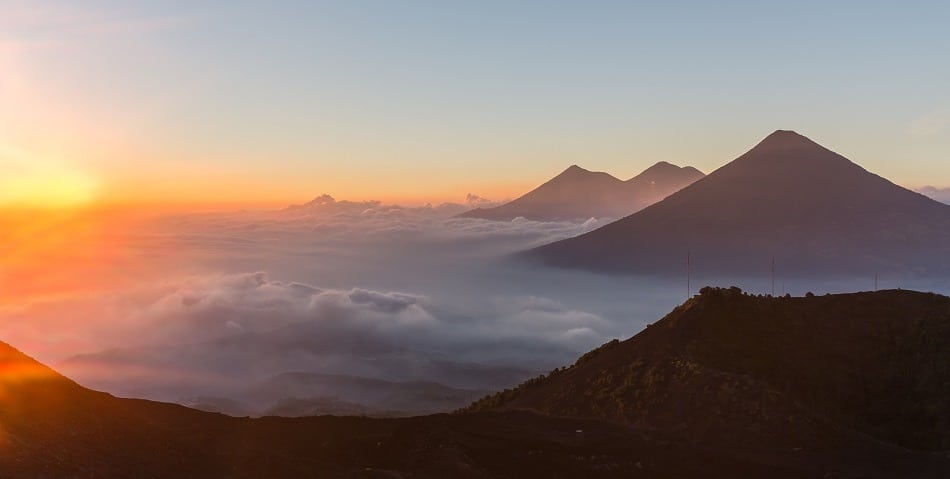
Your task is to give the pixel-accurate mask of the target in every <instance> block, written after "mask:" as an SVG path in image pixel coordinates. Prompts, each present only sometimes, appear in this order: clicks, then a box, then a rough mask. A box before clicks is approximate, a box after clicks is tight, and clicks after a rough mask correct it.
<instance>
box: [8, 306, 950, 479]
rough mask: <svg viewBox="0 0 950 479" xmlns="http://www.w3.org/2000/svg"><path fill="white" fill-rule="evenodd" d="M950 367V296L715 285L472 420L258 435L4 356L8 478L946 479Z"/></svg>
mask: <svg viewBox="0 0 950 479" xmlns="http://www.w3.org/2000/svg"><path fill="white" fill-rule="evenodd" d="M947 351H950V298H946V297H942V296H937V295H933V294H923V293H913V292H907V291H885V292H878V293H862V294H853V295H837V296H827V297H809V298H754V297H750V296H746V295H743V294H742V293H741V292H739V291H738V290H713V289H704V290H703V293H702V295H701V296H700V297H698V298H694V299H692V300H690V301H688V302H687V303H686V304H684V305H683V306H681V307H679V308H677V309H676V310H674V311H673V312H672V313H670V314H669V315H668V316H667V317H666V318H664V319H663V320H661V321H659V322H658V323H656V324H654V325H652V326H651V327H649V328H647V329H646V330H645V331H643V332H641V333H640V334H638V335H637V336H635V337H634V338H632V339H630V340H627V341H624V342H611V343H608V345H606V346H604V347H602V348H600V349H598V350H595V351H594V352H592V353H588V354H587V355H585V356H583V357H582V358H581V359H580V360H578V362H577V363H576V364H575V365H574V366H572V367H570V368H568V369H566V370H559V371H557V372H555V373H552V374H551V375H549V376H548V377H546V378H540V379H536V380H532V381H530V382H528V383H526V384H525V385H523V386H521V387H519V388H517V389H515V390H509V391H506V392H503V393H500V394H498V395H495V396H491V397H489V398H486V399H483V400H481V401H479V402H477V403H476V404H474V405H473V406H471V407H470V408H469V410H468V411H461V412H458V413H455V414H438V415H431V416H419V417H411V418H398V419H390V418H387V419H373V418H362V417H334V416H319V417H301V418H279V417H263V418H255V419H252V418H236V417H228V416H225V415H222V414H216V413H209V412H201V411H197V410H193V409H188V408H186V407H183V406H178V405H171V404H164V403H158V402H152V401H143V400H135V399H124V398H117V397H113V396H111V395H109V394H105V393H100V392H96V391H91V390H88V389H86V388H83V387H82V386H80V385H78V384H76V383H74V382H73V381H71V380H69V379H67V378H65V377H63V376H61V375H59V374H58V373H56V372H54V371H53V370H51V369H49V368H47V367H46V366H44V365H42V364H40V363H38V362H36V361H34V360H33V359H31V358H29V357H27V356H26V355H24V354H22V353H21V352H19V351H17V350H16V349H14V348H12V347H10V346H9V345H7V344H5V343H2V342H0V477H4V478H36V477H103V478H111V477H116V478H119V477H141V478H168V477H175V478H207V477H216V478H255V477H272V478H296V477H328V478H337V477H340V478H343V477H345V478H351V477H355V478H398V477H419V478H441V477H458V478H492V477H565V478H570V477H604V478H606V477H611V478H612V477H616V478H621V477H623V478H627V477H643V478H648V477H649V478H704V477H745V478H759V477H761V478H789V479H790V478H799V477H864V478H882V479H883V478H902V477H915V478H929V477H934V478H936V477H947V475H948V473H950V459H948V458H947V457H946V456H945V455H944V454H939V453H930V452H927V451H931V450H945V449H946V448H947V444H948V443H950V441H948V437H950V435H948V430H950V428H948V424H950V420H948V417H950V414H948V406H947V403H946V401H945V398H946V397H947V393H948V392H950V391H947V387H948V386H947V385H948V384H950V360H948V358H950V355H948V354H947ZM288 406H289V407H299V405H296V404H289V405H288ZM305 406H307V405H305ZM323 406H326V405H323ZM344 406H345V405H344ZM525 409H528V410H525Z"/></svg>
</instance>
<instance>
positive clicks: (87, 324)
mask: <svg viewBox="0 0 950 479" xmlns="http://www.w3.org/2000/svg"><path fill="white" fill-rule="evenodd" d="M469 201H478V202H479V203H483V202H484V201H485V200H484V199H482V198H474V199H473V198H472V197H470V198H469ZM466 209H467V206H466V205H458V204H445V205H439V206H428V205H427V206H424V207H404V206H398V205H386V204H382V203H380V202H375V201H369V202H351V201H336V200H334V199H333V198H331V197H329V196H322V197H318V198H317V199H315V200H314V201H311V202H309V203H305V204H302V205H298V206H292V207H289V208H287V209H284V210H279V211H233V212H219V213H201V214H179V215H168V216H162V217H158V218H149V219H142V220H141V221H136V222H131V223H128V225H124V226H123V228H120V229H119V230H120V231H119V232H116V233H113V234H114V235H115V237H113V238H112V240H111V244H112V245H114V248H115V249H116V250H118V251H120V252H121V256H119V257H118V259H116V258H113V259H112V260H111V261H109V262H107V263H106V264H103V263H101V262H98V263H95V264H85V263H81V262H80V263H78V264H77V265H75V266H70V265H69V264H68V263H65V262H64V264H63V265H62V268H61V270H62V271H61V273H65V272H67V271H68V272H69V273H70V274H71V275H72V276H73V277H74V278H79V279H83V278H86V277H88V278H89V281H90V282H95V283H96V284H97V285H98V286H97V288H94V289H92V290H89V291H82V290H81V291H80V292H78V293H74V294H68V295H64V296H61V297H58V296H52V297H51V296H42V295H41V296H38V297H36V298H34V299H32V300H30V301H22V302H21V303H20V304H19V306H18V307H16V308H11V307H6V308H4V309H0V314H2V315H3V316H4V318H2V319H3V321H2V322H0V324H2V325H3V326H2V328H3V330H2V331H0V334H2V335H3V337H4V338H5V339H6V340H8V341H11V342H15V343H17V344H24V345H28V351H29V352H31V353H34V354H36V355H37V356H38V357H40V358H41V359H43V360H46V361H50V362H52V363H54V364H55V365H56V367H57V368H58V369H59V370H60V371H62V372H63V373H64V374H66V375H67V376H69V377H71V378H73V379H75V380H76V381H78V382H79V383H81V384H83V385H86V386H89V387H93V388H97V389H101V390H105V391H107V392H111V393H113V394H116V395H121V396H132V397H143V398H149V399H157V400H168V401H177V402H181V403H184V404H188V405H193V406H199V407H205V408H211V409H215V410H223V411H225V412H230V413H234V414H240V413H247V414H262V413H265V412H267V411H272V408H273V407H274V406H275V404H277V403H280V402H281V401H284V402H286V400H290V399H295V400H299V399H302V398H301V397H299V396H301V395H306V396H307V397H306V398H303V399H310V400H314V401H316V400H317V399H319V400H323V401H325V400H327V399H332V400H334V401H337V402H342V403H345V404H349V405H351V406H352V407H359V408H368V409H359V411H361V412H366V411H369V413H374V412H379V411H383V410H386V411H390V410H392V409H394V408H397V407H396V406H394V405H396V404H399V405H403V406H405V405H406V404H407V403H412V404H415V405H417V408H416V409H411V410H408V411H407V410H406V408H403V409H402V412H411V413H426V412H434V411H441V410H449V409H452V408H454V407H460V406H462V405H464V404H466V403H467V402H468V401H471V400H472V399H473V398H475V397H477V396H478V395H480V394H484V393H486V392H489V391H493V390H498V389H503V388H506V387H511V386H514V385H516V384H518V383H519V382H521V381H523V380H525V379H527V378H530V377H533V376H536V375H538V374H541V373H544V372H547V371H549V370H551V369H553V368H556V367H560V366H564V365H567V364H570V363H572V362H573V361H574V359H576V358H577V357H578V356H579V355H581V354H583V353H584V352H586V351H588V350H590V349H593V348H595V347H597V346H599V345H600V344H603V343H604V342H607V341H609V340H611V339H615V338H620V339H625V338H628V337H630V336H632V335H634V334H636V333H637V332H639V331H640V330H642V329H643V328H644V327H645V326H646V325H648V324H650V323H652V322H655V321H657V320H658V319H660V318H661V317H662V316H663V315H665V314H666V313H667V312H669V311H670V310H671V309H672V308H673V307H674V306H675V305H677V304H679V303H681V302H682V301H683V300H685V299H686V298H687V295H688V294H695V292H696V290H698V288H699V287H700V286H702V285H705V284H729V285H732V284H736V285H739V286H740V287H742V288H744V289H746V290H748V291H752V292H756V293H763V294H764V293H770V292H771V291H770V288H771V280H770V278H769V277H767V275H763V277H759V278H713V277H704V276H703V275H702V274H696V273H695V272H694V276H693V277H692V278H691V281H690V283H691V286H690V288H691V289H690V290H687V283H686V272H685V264H684V272H683V275H682V277H667V278H663V279H658V278H638V277H636V276H625V275H604V274H595V273H587V272H583V271H574V270H566V269H555V268H545V267H539V266H534V265H531V264H526V263H523V262H520V261H517V260H515V259H514V258H513V257H512V254H513V253H516V252H519V251H523V250H525V249H528V248H531V247H534V246H538V245H542V244H546V243H549V242H551V241H556V240H559V239H563V238H568V237H572V236H576V235H579V234H582V233H585V232H587V231H590V230H592V229H595V228H597V227H599V226H602V225H603V224H605V223H606V222H607V221H608V220H605V219H597V218H590V219H588V220H586V221H580V222H567V221H565V222H537V221H529V220H525V219H523V218H516V219H515V220H512V221H490V220H482V219H472V218H458V217H456V215H457V214H458V213H460V212H462V211H465V210H466ZM93 277H95V278H96V279H97V281H93ZM878 282H879V287H881V288H885V287H900V286H901V285H900V284H899V282H900V279H899V278H878ZM911 286H912V285H910V284H907V285H904V287H911ZM944 286H945V285H939V284H937V285H933V284H931V285H923V287H924V288H929V289H941V288H942V287H944ZM872 287H873V279H870V278H857V279H853V278H852V279H842V280H837V281H825V282H815V281H809V280H803V279H800V278H798V279H795V278H783V277H782V276H781V270H779V271H778V279H777V286H776V288H777V291H776V294H784V293H786V292H788V293H791V294H804V293H805V292H806V291H813V292H815V293H823V292H840V291H849V290H856V289H871V288H872ZM64 322H66V323H68V327H64V326H63V324H64ZM51 331H55V333H51ZM290 373H294V375H290V376H288V374H290ZM275 378H276V379H275ZM288 378H294V381H288ZM354 378H355V379H359V380H360V381H364V380H365V381H369V380H372V381H381V382H375V383H372V391H373V392H372V394H376V395H378V396H381V397H382V396H385V398H387V399H386V400H379V401H376V402H374V403H373V404H366V403H367V399H366V398H367V397H368V396H367V395H368V394H371V393H370V392H368V391H369V390H368V389H367V387H369V386H365V384H364V386H361V388H356V389H354V388H353V387H352V383H353V381H354ZM275 384H276V385H275ZM308 384H309V386H308ZM361 384H362V383H361ZM434 387H437V388H441V389H438V391H439V392H438V394H435V395H436V396H439V397H442V398H444V400H441V401H436V402H432V401H429V402H426V401H424V400H421V399H419V398H418V397H417V396H418V395H419V394H422V393H421V392H420V391H430V390H431V389H432V388H434ZM262 391H265V392H262ZM407 394H409V395H410V396H412V395H413V394H415V395H416V396H412V398H413V399H412V400H411V401H410V400H409V399H407V396H406V395H407ZM427 394H429V396H432V395H433V394H434V393H427ZM321 404H322V403H321ZM311 406H312V404H311ZM373 408H376V409H373ZM306 411H307V412H326V410H323V409H319V408H318V409H316V410H313V409H312V408H311V409H306ZM331 411H332V410H331ZM291 414H292V412H291Z"/></svg>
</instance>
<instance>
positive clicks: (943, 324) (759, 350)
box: [471, 288, 950, 451]
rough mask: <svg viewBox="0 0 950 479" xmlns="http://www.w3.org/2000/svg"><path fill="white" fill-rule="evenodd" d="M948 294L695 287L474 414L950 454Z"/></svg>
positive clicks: (732, 439) (733, 440) (780, 443)
mask: <svg viewBox="0 0 950 479" xmlns="http://www.w3.org/2000/svg"><path fill="white" fill-rule="evenodd" d="M948 394H950V298H947V297H944V296H938V295H935V294H929V293H917V292H911V291H900V290H897V291H881V292H875V293H855V294H841V295H829V296H821V297H805V298H792V297H781V298H772V297H755V296H749V295H745V294H743V293H742V292H741V291H739V290H738V288H732V289H713V288H704V290H703V292H702V294H701V295H699V296H697V297H694V298H693V299H691V300H689V301H688V302H686V303H685V304H683V305H682V306H680V307H678V308H676V309H675V310H674V311H673V312H671V313H670V314H668V315H667V316H666V317H664V318H663V319H662V320H660V321H659V322H657V323H655V324H653V325H651V326H649V327H648V328H647V329H645V330H644V331H642V332H641V333H640V334H637V335H636V336H634V337H633V338H630V339H628V340H626V341H623V342H619V341H615V342H611V343H608V344H606V345H604V346H603V347H601V348H599V349H598V350H595V351H592V352H591V353H588V354H587V355H585V356H583V357H581V358H580V359H579V360H578V361H577V363H576V364H574V365H573V366H571V367H569V368H567V369H564V370H560V371H556V372H554V373H552V374H551V375H549V376H548V377H546V378H543V379H537V380H533V381H531V382H529V383H526V384H524V385H522V386H521V387H519V388H518V389H517V390H513V391H507V392H505V393H501V394H498V395H495V396H491V397H488V398H485V399H483V400H482V401H480V402H478V403H476V404H475V405H474V406H472V408H471V410H533V411H539V412H543V413H546V414H554V415H562V416H576V417H591V418H600V419H607V420H611V421H616V422H619V423H623V424H627V425H630V426H635V427H638V428H643V429H648V430H663V431H669V432H673V433H679V434H681V435H682V436H684V437H689V438H693V439H696V440H700V441H716V442H720V443H728V444H737V445H744V446H748V445H765V444H770V445H774V446H776V447H796V446H801V447H809V448H815V447H822V448H834V447H837V445H840V444H841V443H843V442H844V443H847V442H849V441H852V440H860V438H861V437H871V438H874V439H875V440H877V441H881V442H885V443H889V444H894V445H896V446H898V447H906V448H910V449H918V450H930V451H941V450H947V449H950V403H948V402H947V401H946V398H947V397H948Z"/></svg>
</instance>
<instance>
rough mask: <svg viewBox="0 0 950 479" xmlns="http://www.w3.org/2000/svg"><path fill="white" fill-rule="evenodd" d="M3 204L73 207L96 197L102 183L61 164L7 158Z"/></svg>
mask: <svg viewBox="0 0 950 479" xmlns="http://www.w3.org/2000/svg"><path fill="white" fill-rule="evenodd" d="M0 167H2V169H3V170H4V171H3V174H2V175H0V206H22V207H37V208H70V207H78V206H83V205H86V204H88V203H90V202H92V201H93V199H94V198H95V193H96V189H97V187H98V184H97V182H96V180H95V179H94V178H93V177H92V176H91V175H88V174H85V173H83V172H81V171H78V170H76V169H73V168H70V167H68V166H66V165H64V164H61V163H55V162H50V161H43V160H36V161H31V162H26V161H17V162H11V161H3V160H2V159H0Z"/></svg>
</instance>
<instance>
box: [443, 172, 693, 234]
mask: <svg viewBox="0 0 950 479" xmlns="http://www.w3.org/2000/svg"><path fill="white" fill-rule="evenodd" d="M702 177H703V174H702V173H701V172H700V171H699V170H697V169H696V168H693V167H691V166H685V167H679V166H676V165H672V164H670V163H667V162H663V161H661V162H659V163H657V164H655V165H653V166H651V167H650V168H647V169H646V170H645V171H643V172H642V173H640V174H639V175H637V176H634V177H633V178H630V179H629V180H626V181H624V180H620V179H618V178H616V177H614V176H611V175H609V174H607V173H604V172H599V171H588V170H585V169H584V168H581V167H579V166H577V165H571V167H569V168H568V169H566V170H564V171H563V172H561V173H560V174H559V175H557V176H555V177H554V178H552V179H551V180H549V181H547V182H546V183H544V184H543V185H541V186H539V187H537V188H535V189H534V190H531V191H529V192H528V193H526V194H525V195H524V196H521V197H519V198H517V199H515V200H512V201H510V202H508V203H505V204H503V205H501V206H497V207H494V208H476V209H474V210H471V211H468V212H465V213H463V214H462V215H461V216H462V217H466V218H483V219H490V220H498V221H509V220H512V219H514V218H517V217H523V218H527V219H531V220H537V221H559V220H586V219H588V218H620V217H622V216H626V215H629V214H631V213H633V212H636V211H638V210H640V209H642V208H644V207H646V206H648V205H650V204H653V203H655V202H657V201H659V200H661V199H663V198H664V197H666V196H668V195H669V194H671V193H673V192H675V191H677V190H679V189H681V188H683V187H684V186H686V185H688V184H690V183H692V182H694V181H696V180H698V179H699V178H702Z"/></svg>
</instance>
